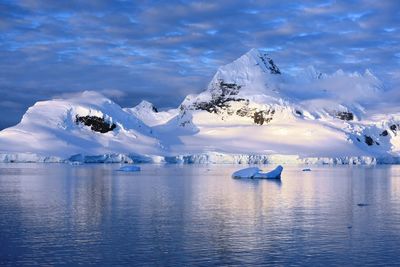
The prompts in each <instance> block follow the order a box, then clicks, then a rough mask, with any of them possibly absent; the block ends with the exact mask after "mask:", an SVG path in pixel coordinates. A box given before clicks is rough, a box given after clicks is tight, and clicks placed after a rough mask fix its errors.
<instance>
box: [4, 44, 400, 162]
mask: <svg viewBox="0 0 400 267" xmlns="http://www.w3.org/2000/svg"><path fill="white" fill-rule="evenodd" d="M383 95H384V84H383V83H382V82H381V81H380V80H379V79H378V78H377V77H375V76H374V74H373V73H372V72H371V71H370V70H366V71H365V72H364V73H357V72H355V73H346V72H344V71H342V70H338V71H336V72H334V73H332V74H326V73H321V72H319V71H318V70H316V69H315V68H314V67H312V66H307V67H305V68H303V69H302V70H300V71H296V72H293V71H292V72H289V71H285V70H284V69H281V68H280V67H279V64H278V62H275V60H274V59H273V58H272V57H271V56H270V55H269V54H268V53H265V52H263V51H262V50H259V49H252V50H250V51H249V52H247V53H246V54H244V55H242V56H241V57H239V58H238V59H236V60H235V61H233V62H231V63H229V64H227V65H224V66H221V67H220V68H219V69H218V70H217V72H216V73H215V75H214V77H213V78H212V79H211V81H210V83H209V85H208V86H207V88H205V90H204V91H203V92H201V93H199V94H191V95H188V96H187V97H186V98H185V99H184V100H183V101H182V103H181V104H180V105H179V107H177V108H173V109H169V110H161V109H158V108H157V107H155V106H154V105H153V104H152V103H150V102H148V101H142V102H140V104H138V105H137V106H135V107H133V108H122V107H120V106H119V105H118V104H116V103H115V102H113V101H112V100H110V99H108V98H106V97H105V96H103V95H102V94H100V93H97V92H93V91H85V92H82V93H78V94H75V95H70V96H68V97H65V98H56V99H52V100H48V101H40V102H37V103H36V104H35V105H33V106H32V107H30V108H29V109H28V110H27V112H26V113H25V114H24V116H23V117H22V119H21V121H20V123H18V124H17V125H15V126H13V127H10V128H7V129H4V130H2V131H0V162H70V163H129V164H133V163H135V164H136V163H173V164H176V163H183V164H190V163H238V164H351V165H353V164H367V165H371V164H398V163H400V138H399V132H400V112H397V111H396V110H393V109H391V110H390V112H389V111H388V110H381V111H380V112H376V111H374V109H371V108H370V106H371V102H374V101H379V100H380V99H382V96H383Z"/></svg>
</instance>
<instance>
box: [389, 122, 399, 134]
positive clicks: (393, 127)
mask: <svg viewBox="0 0 400 267" xmlns="http://www.w3.org/2000/svg"><path fill="white" fill-rule="evenodd" d="M389 128H390V130H392V132H393V133H394V134H396V132H397V125H396V124H393V125H390V127H389Z"/></svg>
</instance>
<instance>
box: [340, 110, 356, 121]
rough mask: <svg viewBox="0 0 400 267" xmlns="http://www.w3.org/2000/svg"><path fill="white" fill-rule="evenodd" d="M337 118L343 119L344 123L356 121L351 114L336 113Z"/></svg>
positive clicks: (345, 112) (344, 112)
mask: <svg viewBox="0 0 400 267" xmlns="http://www.w3.org/2000/svg"><path fill="white" fill-rule="evenodd" d="M336 118H338V119H341V120H343V121H352V120H354V115H353V113H351V112H347V111H339V112H338V113H336Z"/></svg>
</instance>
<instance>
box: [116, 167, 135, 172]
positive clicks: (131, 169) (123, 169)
mask: <svg viewBox="0 0 400 267" xmlns="http://www.w3.org/2000/svg"><path fill="white" fill-rule="evenodd" d="M117 171H120V172H139V171H140V167H139V166H133V165H128V166H122V167H121V168H119V169H118V170H117Z"/></svg>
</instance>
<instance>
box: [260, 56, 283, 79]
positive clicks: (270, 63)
mask: <svg viewBox="0 0 400 267" xmlns="http://www.w3.org/2000/svg"><path fill="white" fill-rule="evenodd" d="M260 59H261V61H262V62H263V63H264V65H265V67H267V68H268V69H269V70H270V72H271V74H281V71H280V69H279V68H278V66H277V65H275V63H274V61H273V60H272V58H270V57H268V54H264V55H263V56H262V57H260Z"/></svg>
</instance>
